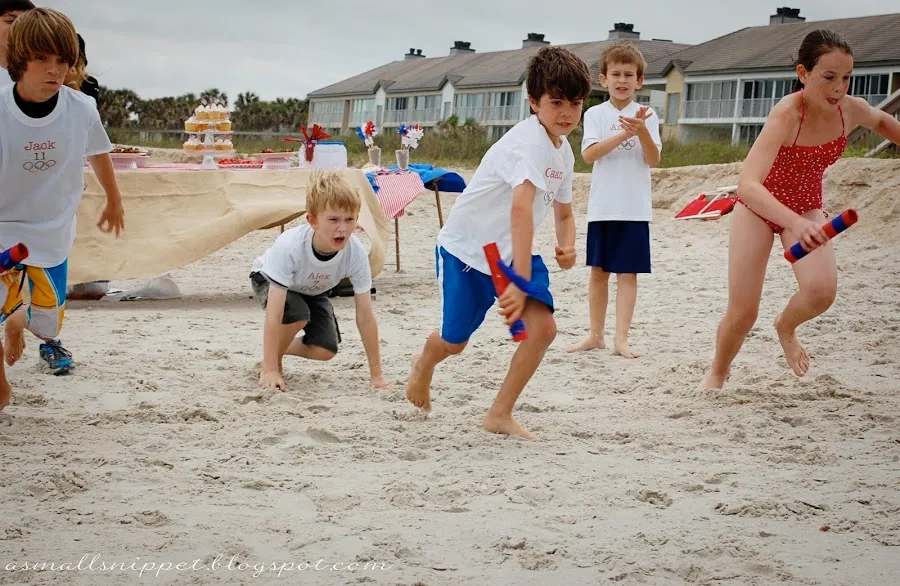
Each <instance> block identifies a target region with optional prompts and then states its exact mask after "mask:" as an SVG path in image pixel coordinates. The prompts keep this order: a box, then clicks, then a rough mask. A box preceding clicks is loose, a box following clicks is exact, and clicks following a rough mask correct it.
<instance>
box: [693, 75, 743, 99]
mask: <svg viewBox="0 0 900 586" xmlns="http://www.w3.org/2000/svg"><path fill="white" fill-rule="evenodd" d="M736 89H737V82H736V81H735V80H730V81H711V82H704V83H689V84H687V101H688V102H698V101H700V100H733V99H734V94H735V90H736Z"/></svg>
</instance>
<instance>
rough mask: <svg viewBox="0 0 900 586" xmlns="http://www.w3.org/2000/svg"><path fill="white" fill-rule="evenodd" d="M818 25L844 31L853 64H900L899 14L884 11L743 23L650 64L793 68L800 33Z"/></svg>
mask: <svg viewBox="0 0 900 586" xmlns="http://www.w3.org/2000/svg"><path fill="white" fill-rule="evenodd" d="M816 29H830V30H833V31H835V32H837V33H839V34H841V35H843V36H844V38H846V39H847V41H848V42H849V43H850V47H851V48H852V49H853V54H854V65H855V66H857V67H860V66H869V67H871V66H877V65H897V64H900V14H885V15H878V16H862V17H857V18H841V19H836V20H819V21H811V22H793V23H784V24H770V25H767V26H754V27H748V28H743V29H741V30H739V31H735V32H733V33H731V34H728V35H725V36H723V37H719V38H717V39H713V40H711V41H707V42H705V43H702V44H699V45H694V46H692V47H689V48H687V49H684V50H683V51H681V52H679V53H676V54H674V55H672V56H671V57H668V56H663V57H662V59H661V61H654V62H652V63H650V64H649V66H650V68H651V69H654V70H660V71H662V72H663V75H665V74H667V73H668V72H669V71H670V70H671V69H672V68H677V69H678V70H679V71H681V72H683V73H684V74H685V75H698V74H728V73H746V72H751V71H769V70H781V69H792V68H793V67H794V65H793V59H794V57H796V54H797V49H798V48H799V47H800V43H801V42H802V41H803V37H805V36H806V35H807V34H808V33H810V32H812V31H814V30H816Z"/></svg>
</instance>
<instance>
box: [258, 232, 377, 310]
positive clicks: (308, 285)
mask: <svg viewBox="0 0 900 586" xmlns="http://www.w3.org/2000/svg"><path fill="white" fill-rule="evenodd" d="M313 233H314V230H313V227H312V226H311V225H310V224H301V225H300V226H296V227H294V228H291V229H290V230H285V232H284V234H281V235H279V236H278V238H276V239H275V243H274V244H273V245H272V248H270V249H268V250H267V251H266V252H265V253H264V254H263V255H262V256H260V257H258V258H257V259H256V260H255V261H253V268H252V271H253V272H260V273H263V274H264V275H265V276H266V277H268V278H269V280H271V281H274V282H275V283H277V284H278V285H281V286H282V287H286V288H287V289H288V290H290V291H295V292H297V293H302V294H304V295H309V296H313V295H319V294H320V293H325V292H326V291H329V290H331V289H333V288H334V287H336V286H337V284H338V283H340V281H341V280H342V279H345V278H347V277H349V278H350V282H351V283H352V284H353V293H355V294H356V295H361V294H363V293H368V292H369V291H370V290H371V289H372V270H371V268H370V267H369V257H368V254H366V247H365V246H364V245H363V243H362V241H361V240H360V239H359V238H358V237H357V236H356V235H355V234H353V235H351V236H350V240H349V241H348V242H347V245H346V246H345V247H344V248H343V250H341V251H340V252H338V253H337V254H336V255H334V256H333V257H332V258H330V259H328V260H326V261H321V260H319V259H318V258H316V255H315V253H313V245H312V239H313Z"/></svg>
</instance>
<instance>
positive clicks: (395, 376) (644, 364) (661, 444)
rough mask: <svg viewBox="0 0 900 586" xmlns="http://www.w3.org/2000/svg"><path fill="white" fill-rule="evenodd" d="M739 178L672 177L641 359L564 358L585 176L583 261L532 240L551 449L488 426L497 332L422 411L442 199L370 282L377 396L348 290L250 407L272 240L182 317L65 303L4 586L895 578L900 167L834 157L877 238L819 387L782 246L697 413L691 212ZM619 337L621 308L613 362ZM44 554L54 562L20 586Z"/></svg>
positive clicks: (533, 419)
mask: <svg viewBox="0 0 900 586" xmlns="http://www.w3.org/2000/svg"><path fill="white" fill-rule="evenodd" d="M739 171H740V165H739V164H733V165H714V166H713V165H711V166H703V167H691V168H680V169H663V170H656V171H654V174H653V176H654V199H655V221H654V224H653V225H652V237H653V259H654V264H653V271H654V272H653V274H652V275H649V276H646V277H644V278H641V279H640V280H639V291H638V305H637V309H636V312H635V320H634V328H633V332H632V335H631V343H632V345H633V347H634V348H635V349H636V350H638V351H640V352H642V353H643V356H642V357H641V358H639V359H636V360H627V359H624V358H621V357H617V356H613V355H612V354H611V352H610V351H609V350H605V351H601V350H597V351H592V352H588V353H580V354H567V353H566V352H565V347H566V345H568V344H570V343H572V342H575V341H578V340H579V339H581V338H582V337H583V336H584V335H585V334H586V333H587V331H588V317H587V316H588V307H587V282H588V273H589V271H588V269H587V268H586V267H585V266H584V252H583V248H584V242H585V230H586V224H585V219H584V212H585V204H586V198H587V191H588V186H589V182H590V177H589V176H587V175H582V176H579V177H578V179H577V182H576V204H577V205H576V213H577V225H578V241H577V242H578V250H579V261H578V264H577V265H576V268H574V269H572V270H571V271H561V270H559V269H558V267H556V265H555V263H554V262H553V260H552V256H553V243H554V235H553V226H552V222H551V221H547V222H546V223H545V224H544V226H543V227H542V228H541V230H540V233H539V235H538V238H537V241H538V244H537V250H538V251H539V252H541V253H543V254H544V255H545V258H547V259H548V266H549V267H550V271H551V289H552V291H553V293H554V296H555V298H556V301H557V307H558V310H557V313H556V317H557V320H558V325H559V335H558V337H557V339H556V341H555V342H554V344H553V346H552V347H551V349H550V351H549V352H548V353H547V356H546V358H545V360H544V362H543V364H542V365H541V367H540V368H539V370H538V372H537V374H536V375H535V377H534V379H533V380H532V381H531V383H530V384H529V385H528V387H527V388H526V389H525V391H524V393H523V394H522V397H521V399H520V401H519V404H518V406H517V411H516V417H517V418H518V419H519V420H520V421H521V423H522V424H523V425H524V426H525V427H527V428H528V429H529V430H530V431H532V432H534V433H535V434H536V435H537V436H538V438H539V441H536V442H526V441H521V440H516V439H512V438H508V437H504V436H497V435H492V434H489V433H486V432H485V431H483V430H482V428H481V426H480V423H481V418H482V416H483V413H484V411H485V409H486V408H487V407H488V405H489V404H490V403H491V401H492V400H493V398H494V395H495V394H496V391H497V389H498V387H499V384H500V382H501V380H502V378H503V376H504V374H505V371H506V368H507V366H508V363H509V358H510V356H511V355H512V353H513V352H514V351H515V345H514V344H513V343H512V342H511V341H510V340H509V335H508V332H507V330H506V329H505V327H504V325H503V323H502V321H501V319H500V317H499V316H497V315H496V314H489V317H488V319H487V320H486V323H485V326H484V327H483V328H482V329H481V330H480V331H479V332H478V333H477V334H476V336H475V337H474V338H473V340H472V342H471V343H470V345H469V347H468V348H467V349H466V351H465V352H464V353H463V354H462V355H460V356H458V357H454V358H451V359H450V360H448V361H447V362H445V363H444V364H442V365H441V366H440V367H439V369H438V371H437V374H436V376H435V379H434V386H433V392H432V402H433V407H434V410H433V412H432V414H431V415H430V416H428V417H427V418H426V417H423V416H422V415H421V414H420V413H418V412H417V411H416V410H415V409H414V408H413V407H411V406H410V405H409V404H408V403H407V401H406V399H405V396H404V393H405V383H406V377H407V373H408V367H409V359H410V356H411V354H412V353H414V352H416V351H418V350H419V348H420V347H421V345H422V343H423V342H424V340H425V337H426V336H427V335H428V333H429V331H430V329H431V328H432V327H433V326H434V325H435V316H436V299H437V291H436V288H435V279H434V249H433V247H434V242H435V237H436V235H437V231H438V224H437V214H436V211H435V207H434V197H433V196H429V195H428V193H425V194H423V196H422V197H420V198H419V199H418V200H416V201H415V202H414V203H413V204H412V205H411V206H410V207H409V208H408V214H407V216H406V217H404V218H401V220H400V230H401V239H400V241H401V250H402V270H401V271H400V272H396V271H395V267H394V266H393V264H392V262H393V252H392V250H391V249H392V247H393V242H389V248H388V254H387V258H388V264H387V266H386V267H385V270H384V272H383V273H382V274H381V275H380V276H378V277H377V278H376V279H375V283H374V285H375V287H376V288H377V296H376V302H375V307H376V313H377V316H378V319H379V327H380V335H381V339H382V347H381V348H382V356H383V361H384V366H385V374H386V376H387V378H388V379H389V380H390V381H391V382H392V387H391V388H390V389H388V390H374V389H371V388H368V386H367V383H368V370H367V367H366V361H365V355H364V353H363V349H362V344H361V342H360V339H359V334H358V332H357V331H356V328H355V324H354V309H353V302H352V299H350V298H335V299H334V303H335V307H336V313H337V316H338V319H339V320H340V324H341V333H342V335H343V344H342V347H341V351H340V353H339V354H338V356H337V357H336V358H335V359H334V360H333V361H331V362H328V363H309V362H301V361H299V360H296V359H295V360H290V359H286V360H285V369H286V377H287V384H288V392H286V393H280V392H275V391H265V392H263V391H261V390H260V389H259V388H258V387H257V375H258V371H257V368H258V364H259V362H260V360H261V340H262V334H261V326H262V319H263V314H262V312H261V311H260V309H259V307H258V305H257V303H256V301H255V300H253V299H252V298H251V290H250V283H249V280H248V278H247V276H248V273H249V268H250V264H251V262H252V261H253V259H254V257H255V256H256V255H258V254H260V253H261V252H262V251H264V250H265V249H266V247H267V246H268V245H269V244H270V243H271V241H272V240H273V239H274V238H275V237H276V236H277V234H278V231H277V229H276V230H269V231H264V232H255V233H252V234H250V235H248V236H246V237H244V238H242V239H240V240H239V241H237V242H235V243H234V244H232V245H230V246H228V247H226V248H224V249H222V250H220V251H218V252H216V253H214V254H212V255H211V256H209V257H207V258H205V259H203V260H201V261H199V262H196V263H194V264H191V265H189V266H186V267H184V268H182V269H179V270H177V271H174V272H172V275H171V276H172V277H173V279H174V280H175V281H176V282H177V283H178V286H179V288H180V290H181V292H182V294H183V296H182V298H180V299H176V300H169V301H130V302H125V301H116V300H114V299H104V300H101V301H96V302H83V301H79V302H70V303H69V305H68V307H67V315H66V324H65V327H64V329H63V333H62V338H63V340H64V341H65V343H66V345H67V347H68V348H70V349H71V350H72V352H73V354H74V357H75V359H76V361H77V363H78V366H77V370H76V371H75V372H73V373H72V374H71V375H70V376H67V377H53V376H50V375H45V374H41V373H39V371H38V368H37V360H38V359H37V346H38V344H37V341H36V340H35V339H34V338H33V337H30V338H29V339H28V348H27V349H26V355H25V357H24V358H23V360H22V361H21V362H20V363H19V364H17V365H15V366H14V367H13V368H12V369H9V371H8V376H9V378H10V381H11V383H12V385H13V388H14V395H13V403H12V405H10V406H9V407H8V408H7V409H6V410H5V411H4V413H5V414H9V415H11V416H12V418H13V419H12V424H11V425H10V426H5V425H0V501H2V511H3V513H2V519H3V522H2V530H0V560H2V561H3V563H4V565H6V567H5V568H0V584H76V585H81V584H84V585H94V584H108V585H117V584H133V583H154V584H156V583H160V584H251V583H253V584H257V583H259V584H270V583H295V584H328V585H356V584H390V585H392V586H393V585H408V586H413V585H419V586H422V585H425V586H444V585H447V586H450V585H452V586H463V585H472V586H475V585H484V584H492V585H500V584H509V585H516V586H520V585H551V584H567V585H569V586H575V585H582V584H583V585H596V584H606V583H616V584H623V585H631V584H641V585H643V584H652V585H657V584H659V585H678V584H723V585H724V584H728V585H741V586H745V585H770V584H776V583H779V584H790V585H801V584H802V585H814V584H816V585H817V584H822V585H845V584H846V585H853V586H863V585H872V586H876V585H878V586H886V585H888V584H892V583H897V580H898V579H900V578H898V576H900V554H898V552H900V431H898V420H900V360H898V359H900V350H898V348H900V160H864V159H844V160H841V161H839V162H838V163H837V164H836V165H835V166H834V167H833V168H832V169H831V170H829V172H828V174H827V176H826V184H825V194H826V195H825V198H826V206H827V208H828V211H829V212H831V213H836V212H840V211H841V210H843V209H846V208H848V207H854V208H855V209H856V210H857V211H858V212H859V214H860V221H859V223H858V224H857V225H855V226H853V227H852V228H851V229H850V230H848V231H847V232H845V233H843V234H841V235H840V236H839V237H838V238H837V239H836V240H835V247H836V251H837V258H838V264H839V271H840V273H839V291H838V297H837V301H836V302H835V304H834V306H833V307H832V308H831V309H830V310H829V311H828V312H827V313H826V314H825V315H824V316H822V317H820V318H819V319H817V320H815V321H814V322H812V323H811V324H809V325H807V326H805V327H803V328H802V329H801V330H800V331H799V334H800V336H801V339H802V341H803V343H804V344H805V346H806V348H807V350H808V351H809V352H810V354H811V356H812V366H811V369H810V371H809V373H808V374H807V375H806V376H805V377H803V378H798V377H796V376H794V374H793V373H792V372H791V371H790V369H789V368H788V367H787V364H786V362H785V360H784V358H783V356H782V355H781V348H780V346H779V343H778V338H777V336H776V334H775V331H774V329H773V326H772V322H773V320H774V318H775V315H776V314H777V313H778V312H779V311H780V310H781V309H782V308H783V306H784V304H785V303H786V302H787V300H788V298H789V297H790V295H791V294H792V293H793V292H794V290H795V287H796V284H795V281H794V279H793V276H792V273H791V267H790V265H789V264H788V263H787V262H786V261H785V260H784V259H783V258H782V256H781V255H782V248H781V246H780V244H777V243H776V245H775V247H774V248H773V252H772V258H771V260H770V265H769V272H768V277H767V281H766V287H765V292H764V298H763V302H762V306H761V308H760V317H759V321H758V323H757V324H756V326H755V328H754V329H753V331H752V333H751V335H750V337H749V339H748V340H747V342H746V343H745V345H744V348H743V350H742V352H741V354H740V355H739V356H738V358H737V360H736V362H735V364H734V370H733V374H732V377H731V379H730V380H729V381H728V383H727V385H726V387H725V389H724V390H723V391H721V392H709V391H698V390H697V387H698V383H699V382H700V380H701V378H702V376H703V373H704V371H705V369H706V368H707V366H708V365H709V361H710V359H711V357H712V353H713V344H714V337H715V329H716V325H717V323H718V320H719V319H720V317H721V316H722V314H723V312H724V310H725V303H726V298H727V291H726V279H727V266H726V258H727V248H726V244H727V241H728V231H729V224H730V222H731V216H726V217H724V218H723V219H721V220H719V221H711V222H707V221H684V222H681V221H678V222H676V221H673V220H672V216H674V214H675V213H676V212H677V211H678V210H679V209H681V208H682V207H683V206H684V205H686V204H687V202H688V201H689V200H690V199H692V198H693V197H695V196H696V194H697V193H698V191H699V190H702V189H712V188H715V187H717V186H723V185H729V184H733V183H735V182H736V180H737V175H738V173H739ZM452 202H453V196H452V195H449V194H445V195H444V198H443V204H444V211H445V214H446V213H447V212H448V211H449V210H450V207H451V205H452ZM128 221H129V222H130V223H133V222H135V221H138V220H137V219H136V218H129V220H128ZM112 285H113V286H114V287H117V288H120V289H124V288H127V287H129V286H131V285H134V283H129V282H113V283H112ZM611 298H614V291H613V292H611ZM614 319H615V310H614V307H611V308H610V312H609V315H608V317H607V324H608V329H607V339H608V341H611V336H612V326H613V324H614V323H615V322H614ZM84 556H87V557H86V558H85V557H84ZM95 556H96V557H95ZM82 559H86V561H84V562H82V569H77V568H72V569H65V568H64V569H57V570H55V571H54V570H50V569H49V564H50V563H54V564H56V567H57V568H58V567H59V565H60V564H64V563H69V564H72V566H77V565H78V563H79V561H80V560H82ZM92 559H93V560H94V564H93V568H94V569H89V565H90V562H91V560H92ZM216 560H218V561H217V563H218V564H219V565H218V566H217V567H215V568H213V567H212V564H213V563H214V562H216ZM26 562H27V563H29V564H33V563H45V564H48V566H47V569H46V570H45V571H35V570H33V569H29V570H27V571H14V570H15V568H16V567H21V566H22V564H24V563H26ZM145 563H146V564H155V565H156V567H159V566H160V565H162V564H169V568H170V569H165V570H161V571H159V572H158V573H157V572H156V571H155V570H154V569H153V567H151V568H150V569H149V570H148V571H146V572H145V573H144V575H143V577H141V578H139V577H138V572H136V571H133V570H132V569H130V568H131V567H135V568H138V569H140V568H141V567H142V566H143V564H145ZM304 563H308V564H309V567H306V568H305V569H304V565H303V564H304ZM7 564H8V565H7ZM100 564H106V565H107V567H108V566H109V565H111V564H124V565H125V567H126V569H125V570H122V569H121V567H117V569H114V570H107V571H104V570H102V569H97V568H100ZM178 564H183V565H182V567H181V569H178V568H177V567H176V566H177V565H178ZM240 564H245V565H243V566H240ZM289 564H293V565H294V569H289V566H288V565H289ZM352 564H358V566H352ZM366 564H368V565H366ZM254 566H256V567H255V568H254ZM348 566H349V567H348ZM373 566H374V567H373ZM9 568H13V569H9ZM273 568H275V569H274V570H273ZM278 568H283V569H282V571H281V574H280V576H279V571H278Z"/></svg>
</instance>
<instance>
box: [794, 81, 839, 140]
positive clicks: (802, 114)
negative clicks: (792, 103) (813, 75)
mask: <svg viewBox="0 0 900 586" xmlns="http://www.w3.org/2000/svg"><path fill="white" fill-rule="evenodd" d="M804 118H806V100H804V99H803V90H800V126H798V127H797V136H795V137H794V143H793V144H792V145H791V146H795V145H796V144H797V139H798V138H800V129H801V128H803V119H804ZM842 120H843V118H842Z"/></svg>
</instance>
